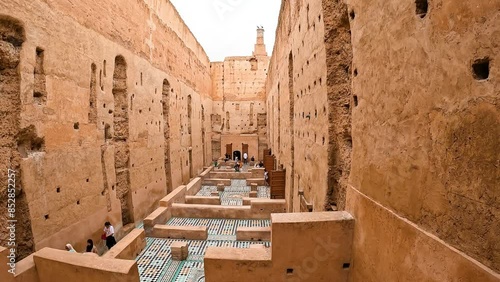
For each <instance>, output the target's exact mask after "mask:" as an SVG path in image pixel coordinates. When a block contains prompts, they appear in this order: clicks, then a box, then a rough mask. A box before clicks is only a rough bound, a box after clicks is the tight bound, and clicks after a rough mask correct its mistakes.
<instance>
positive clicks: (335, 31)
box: [266, 1, 351, 211]
mask: <svg viewBox="0 0 500 282" xmlns="http://www.w3.org/2000/svg"><path fill="white" fill-rule="evenodd" d="M350 62H351V53H350V41H349V21H348V19H347V10H346V8H345V5H343V4H342V3H338V4H335V5H333V4H332V3H330V2H327V3H321V2H314V1H284V2H283V5H282V8H281V11H280V19H279V26H278V29H277V31H276V46H275V47H274V51H273V56H272V59H271V65H270V72H269V76H268V79H267V83H266V92H267V107H268V112H269V113H268V115H267V118H268V123H269V126H268V128H269V142H270V147H271V148H272V152H273V154H275V155H276V157H277V159H278V164H279V165H283V167H284V168H285V169H286V174H287V179H286V198H287V200H288V203H289V210H290V211H291V210H294V211H298V210H300V199H299V197H298V194H299V190H300V191H304V196H305V198H306V200H307V201H308V202H311V203H312V204H313V209H314V210H315V211H320V210H325V209H327V210H329V209H331V208H332V207H331V206H332V204H334V205H338V206H340V208H342V207H343V203H344V201H345V197H344V195H345V187H346V186H347V181H346V180H347V175H349V165H350V148H345V147H346V145H345V141H344V140H345V138H346V136H350V127H349V125H350V104H349V96H350V92H349V89H350V87H349V83H350V73H349V67H350ZM347 145H349V144H347Z"/></svg>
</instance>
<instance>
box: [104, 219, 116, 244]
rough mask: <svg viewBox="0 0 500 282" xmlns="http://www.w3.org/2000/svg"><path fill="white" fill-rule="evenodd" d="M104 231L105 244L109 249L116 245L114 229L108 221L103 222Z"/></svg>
mask: <svg viewBox="0 0 500 282" xmlns="http://www.w3.org/2000/svg"><path fill="white" fill-rule="evenodd" d="M104 233H106V246H107V247H108V250H109V249H111V248H112V247H113V246H114V245H116V240H115V229H114V228H113V225H111V223H109V221H107V222H106V223H104Z"/></svg>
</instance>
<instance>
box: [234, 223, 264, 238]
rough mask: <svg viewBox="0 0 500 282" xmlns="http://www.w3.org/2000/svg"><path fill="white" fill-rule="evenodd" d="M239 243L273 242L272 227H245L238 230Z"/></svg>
mask: <svg viewBox="0 0 500 282" xmlns="http://www.w3.org/2000/svg"><path fill="white" fill-rule="evenodd" d="M236 240H238V241H269V240H271V228H270V227H243V226H239V227H237V228H236Z"/></svg>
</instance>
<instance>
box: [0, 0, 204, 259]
mask: <svg viewBox="0 0 500 282" xmlns="http://www.w3.org/2000/svg"><path fill="white" fill-rule="evenodd" d="M118 2H119V1H104V2H101V1H99V2H95V1H91V0H85V1H77V2H75V3H71V5H70V4H68V2H67V1H59V0H53V1H52V0H51V1H29V2H26V1H17V0H16V1H8V2H1V3H0V11H1V13H3V14H8V15H9V16H10V17H12V18H14V19H16V20H18V21H19V22H20V23H21V24H20V25H21V26H22V27H23V28H24V29H25V30H26V35H25V41H24V43H23V44H22V48H19V50H18V51H16V52H18V53H19V59H20V60H19V65H18V67H17V68H18V70H17V73H19V74H20V75H19V76H18V78H19V80H18V82H16V80H15V79H13V80H12V81H13V82H15V83H17V84H15V83H11V84H8V85H10V86H9V87H12V91H13V92H12V93H13V94H15V93H14V92H15V91H17V94H16V95H14V96H13V98H15V99H19V105H18V106H16V107H19V108H18V109H19V111H18V113H17V114H16V115H18V118H17V121H16V118H15V117H14V116H15V115H12V117H13V119H12V120H10V121H9V126H15V127H17V129H16V130H17V131H18V132H19V131H21V132H22V134H21V135H16V134H17V132H16V130H11V131H9V134H10V135H9V138H10V139H9V140H11V141H13V140H14V139H12V138H13V136H22V140H23V142H21V143H20V144H19V146H18V149H19V151H18V152H19V153H16V151H15V150H14V151H12V149H11V151H12V152H11V153H9V154H13V156H14V157H15V154H20V155H21V157H22V160H20V162H19V166H20V169H19V172H22V174H18V177H19V179H20V180H21V181H22V186H21V187H22V191H23V193H21V194H20V195H21V196H20V197H24V196H23V195H25V197H26V203H27V206H26V207H23V205H22V200H18V201H19V205H18V210H17V212H18V216H19V217H22V218H23V219H29V220H31V230H32V232H33V243H34V248H35V249H40V248H43V247H46V246H50V247H54V248H63V247H64V244H65V243H72V244H73V245H74V246H75V247H76V249H77V250H80V249H83V247H84V245H85V241H86V239H88V238H93V239H94V240H95V241H99V237H100V234H101V233H102V227H103V223H104V222H105V221H108V220H109V221H111V222H112V224H113V225H114V226H115V228H116V229H117V236H118V237H120V236H121V233H122V232H121V231H120V229H121V226H122V225H123V224H122V222H123V221H122V209H123V211H126V210H127V209H128V210H129V212H127V213H126V214H127V216H126V217H123V219H124V220H125V223H128V222H135V221H139V220H142V218H144V217H145V216H146V215H147V214H149V213H150V212H151V211H153V210H154V208H155V207H156V203H157V201H158V200H160V199H161V198H162V197H163V196H164V195H165V194H166V193H167V187H177V186H178V185H180V184H182V183H183V182H184V183H187V182H189V178H190V177H191V176H193V175H196V174H197V173H198V172H201V170H202V168H203V166H204V165H205V161H206V160H209V159H210V153H211V142H210V140H211V126H210V121H209V119H207V118H206V117H210V115H211V114H212V112H211V111H212V103H211V91H212V87H211V86H212V85H211V78H210V69H209V68H210V63H209V60H208V57H207V56H206V54H205V53H204V51H203V49H202V48H201V46H200V45H199V44H198V43H197V41H196V39H195V38H194V37H193V35H192V34H191V33H190V31H189V29H188V28H187V27H186V26H185V25H184V23H183V21H182V19H180V17H179V15H178V14H177V12H176V11H175V9H174V8H173V6H172V5H171V4H170V3H169V2H167V1H145V2H143V1H127V3H122V2H120V3H118ZM4 26H5V25H4V24H2V30H3V28H4ZM2 42H3V41H2ZM0 57H1V58H2V60H3V58H4V56H3V54H2V55H0ZM117 58H119V59H118V60H117ZM121 58H123V62H124V63H123V64H122V63H118V64H115V62H116V61H120V60H122V59H121ZM2 65H3V63H2ZM120 66H124V67H120ZM14 67H15V66H14ZM0 69H2V71H4V68H3V67H2V68H0ZM118 70H121V71H122V73H121V74H116V75H115V73H116V71H118ZM3 78H4V76H1V79H3ZM165 80H166V81H167V82H168V83H167V84H168V86H167V87H165V86H164V85H165V83H164V82H165ZM6 85H7V84H5V83H3V81H2V83H1V85H0V87H6ZM16 89H18V90H16ZM166 89H168V91H170V92H169V96H168V95H167V98H166V99H165V98H164V97H165V95H164V94H165V93H164V92H165V91H167V90H166ZM2 93H3V91H2ZM16 97H17V98H16ZM188 97H191V98H190V99H188ZM164 99H165V100H164ZM188 100H190V101H191V103H188ZM165 104H168V107H167V110H166V112H165ZM1 105H2V107H5V106H7V104H4V103H1ZM16 107H14V108H12V109H13V110H15V109H16ZM188 109H190V112H189V113H188ZM165 115H166V116H167V118H165ZM204 116H205V118H204ZM207 120H208V121H207ZM16 124H17V126H16ZM167 125H168V126H167ZM165 127H168V128H167V129H168V130H166V128H165ZM3 128H4V127H2V129H3ZM5 128H7V127H5ZM23 128H24V130H23ZM190 129H191V130H190ZM165 132H167V133H168V134H169V136H170V138H169V139H165ZM204 136H205V142H203V137H204ZM165 140H170V142H169V143H168V146H167V145H166V144H165ZM14 141H15V140H14ZM14 141H13V142H14ZM2 146H3V145H2ZM11 147H12V146H11ZM7 155H8V154H6V156H7ZM193 155H194V156H197V157H193ZM190 156H191V157H190ZM199 156H203V157H199ZM18 159H19V158H18ZM166 159H168V160H171V168H170V173H168V170H166V169H167V167H166V166H165V160H166ZM2 163H3V164H5V163H8V162H7V161H5V162H3V161H2ZM3 164H2V165H3ZM5 169H6V168H5ZM3 170H4V167H2V172H1V174H2V175H7V173H6V172H4V171H3ZM122 176H123V177H122ZM120 179H124V181H125V182H127V185H125V186H123V187H125V188H124V189H122V186H121V185H120V187H118V185H117V181H118V180H120ZM120 183H121V180H120ZM3 186H4V185H3ZM5 187H6V182H5ZM118 190H120V191H118ZM120 199H121V200H122V201H121V202H120ZM3 203H4V201H2V206H4V204H3ZM28 207H29V212H28V211H27V208H28ZM4 214H5V213H3V212H2V215H4ZM2 224H3V223H2ZM28 224H29V222H28ZM21 227H22V224H21V223H20V224H19V229H20V230H23V229H22V228H21ZM2 228H3V229H5V228H4V227H2ZM23 234H26V236H27V237H26V238H23V237H22V236H21V235H19V237H18V241H19V242H23V241H24V242H26V245H27V248H26V250H24V249H23V248H19V251H20V254H19V255H20V256H21V257H23V256H25V255H27V254H28V253H29V250H30V249H33V248H32V247H31V246H30V244H31V243H30V238H29V237H30V236H29V230H26V232H24V231H23ZM0 245H7V244H6V242H5V238H2V241H1V242H0Z"/></svg>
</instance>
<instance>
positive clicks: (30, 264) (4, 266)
mask: <svg viewBox="0 0 500 282" xmlns="http://www.w3.org/2000/svg"><path fill="white" fill-rule="evenodd" d="M9 253H10V249H8V248H4V247H0V281H2V282H4V281H5V282H14V281H15V282H38V281H40V280H39V279H38V273H37V271H36V267H35V261H34V260H33V254H32V255H30V256H27V257H25V258H24V259H23V260H21V261H19V262H18V263H16V264H15V265H14V267H15V269H14V273H10V272H8V271H9V270H10V269H11V265H9V263H10V262H9V258H8V257H7V256H8V255H9Z"/></svg>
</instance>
